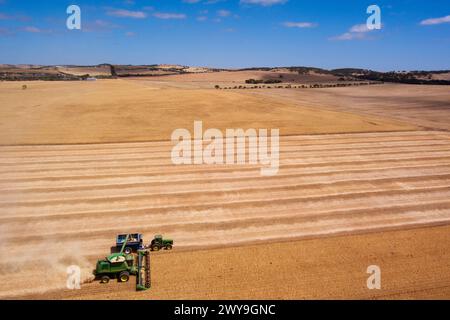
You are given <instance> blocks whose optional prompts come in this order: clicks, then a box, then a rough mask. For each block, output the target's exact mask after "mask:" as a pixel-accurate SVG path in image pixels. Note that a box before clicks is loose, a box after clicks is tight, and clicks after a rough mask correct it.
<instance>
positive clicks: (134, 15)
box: [106, 9, 147, 19]
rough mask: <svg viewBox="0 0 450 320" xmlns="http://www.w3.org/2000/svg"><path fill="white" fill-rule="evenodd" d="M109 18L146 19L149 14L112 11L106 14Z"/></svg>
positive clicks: (122, 10)
mask: <svg viewBox="0 0 450 320" xmlns="http://www.w3.org/2000/svg"><path fill="white" fill-rule="evenodd" d="M106 14H107V15H109V16H114V17H120V18H133V19H145V18H147V14H146V13H145V12H143V11H130V10H124V9H117V10H114V9H111V10H108V11H107V12H106Z"/></svg>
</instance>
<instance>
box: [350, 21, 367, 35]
mask: <svg viewBox="0 0 450 320" xmlns="http://www.w3.org/2000/svg"><path fill="white" fill-rule="evenodd" d="M369 31H371V30H370V29H369V28H367V24H366V23H362V24H357V25H354V26H353V27H351V28H350V32H351V33H364V32H369Z"/></svg>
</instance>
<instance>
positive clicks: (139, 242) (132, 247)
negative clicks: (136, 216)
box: [116, 233, 145, 254]
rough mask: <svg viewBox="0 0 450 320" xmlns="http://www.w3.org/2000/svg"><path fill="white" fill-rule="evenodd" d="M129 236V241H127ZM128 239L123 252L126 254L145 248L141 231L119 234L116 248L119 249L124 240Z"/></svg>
mask: <svg viewBox="0 0 450 320" xmlns="http://www.w3.org/2000/svg"><path fill="white" fill-rule="evenodd" d="M127 237H128V241H127ZM125 241H126V246H125V249H124V250H123V252H124V253H125V254H131V253H133V252H137V251H138V250H140V249H144V248H145V246H144V240H143V238H142V234H140V233H131V234H119V235H118V236H117V239H116V250H117V251H119V250H120V249H121V248H122V246H123V244H124V242H125Z"/></svg>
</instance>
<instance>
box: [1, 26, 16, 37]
mask: <svg viewBox="0 0 450 320" xmlns="http://www.w3.org/2000/svg"><path fill="white" fill-rule="evenodd" d="M13 33H14V32H12V31H11V30H10V29H8V28H0V36H9V35H12V34H13Z"/></svg>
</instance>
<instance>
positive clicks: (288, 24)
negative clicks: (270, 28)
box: [283, 21, 318, 28]
mask: <svg viewBox="0 0 450 320" xmlns="http://www.w3.org/2000/svg"><path fill="white" fill-rule="evenodd" d="M283 26H285V27H286V28H315V27H317V26H318V24H317V23H312V22H289V21H288V22H284V23H283Z"/></svg>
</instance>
